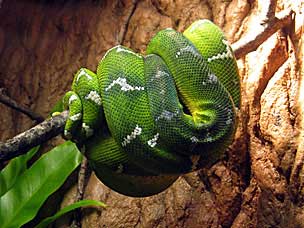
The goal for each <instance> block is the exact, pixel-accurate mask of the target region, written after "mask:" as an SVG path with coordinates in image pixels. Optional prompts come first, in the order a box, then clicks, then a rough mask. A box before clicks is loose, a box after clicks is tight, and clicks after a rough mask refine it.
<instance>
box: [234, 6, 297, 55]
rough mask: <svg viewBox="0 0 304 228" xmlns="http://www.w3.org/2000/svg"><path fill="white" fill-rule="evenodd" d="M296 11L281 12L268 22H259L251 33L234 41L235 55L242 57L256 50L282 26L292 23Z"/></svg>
mask: <svg viewBox="0 0 304 228" xmlns="http://www.w3.org/2000/svg"><path fill="white" fill-rule="evenodd" d="M293 18H294V12H293V11H292V10H289V11H287V12H286V11H284V12H281V13H280V14H279V15H278V17H274V18H272V19H269V21H268V22H267V23H264V22H262V23H257V24H256V26H255V27H254V30H252V31H251V32H250V33H248V34H247V35H246V36H245V37H243V38H241V39H240V40H239V41H237V42H235V43H233V44H232V45H231V46H232V49H233V51H234V54H235V57H236V58H237V59H240V58H242V57H244V56H245V55H247V54H248V53H249V52H252V51H255V50H256V49H257V48H258V47H259V46H260V45H261V44H262V43H263V42H264V41H266V40H267V39H268V38H269V37H270V36H271V35H273V34H274V33H275V32H276V31H278V30H279V29H281V28H284V27H286V26H288V25H290V24H291V23H292V20H293Z"/></svg>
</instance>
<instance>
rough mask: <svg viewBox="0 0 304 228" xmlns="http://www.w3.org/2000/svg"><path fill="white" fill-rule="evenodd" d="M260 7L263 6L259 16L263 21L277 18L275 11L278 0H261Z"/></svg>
mask: <svg viewBox="0 0 304 228" xmlns="http://www.w3.org/2000/svg"><path fill="white" fill-rule="evenodd" d="M258 5H259V7H261V12H260V13H259V15H260V16H259V18H261V20H262V23H263V24H265V23H267V22H268V21H269V20H271V19H273V18H275V11H276V8H277V0H259V1H258Z"/></svg>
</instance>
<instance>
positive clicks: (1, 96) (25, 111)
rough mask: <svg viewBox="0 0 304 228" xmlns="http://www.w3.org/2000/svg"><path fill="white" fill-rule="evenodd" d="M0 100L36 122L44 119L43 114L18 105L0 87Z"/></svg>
mask: <svg viewBox="0 0 304 228" xmlns="http://www.w3.org/2000/svg"><path fill="white" fill-rule="evenodd" d="M0 102H1V103H3V104H5V105H7V106H8V107H10V108H12V109H15V110H17V111H18V112H21V113H23V114H25V115H27V116H28V117H30V118H31V119H32V120H35V121H36V122H37V123H41V122H42V121H43V120H44V118H43V116H41V115H39V114H37V113H35V112H33V111H32V110H30V109H29V108H27V107H24V106H21V105H19V104H18V103H17V102H16V101H15V100H13V99H12V98H10V97H9V96H7V95H6V93H5V89H4V88H0Z"/></svg>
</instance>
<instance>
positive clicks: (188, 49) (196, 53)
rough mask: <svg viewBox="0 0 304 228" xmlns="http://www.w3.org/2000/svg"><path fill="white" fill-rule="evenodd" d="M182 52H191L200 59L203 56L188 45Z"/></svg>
mask: <svg viewBox="0 0 304 228" xmlns="http://www.w3.org/2000/svg"><path fill="white" fill-rule="evenodd" d="M180 52H181V53H183V52H190V53H191V54H192V55H194V56H196V57H199V58H201V57H202V56H201V55H200V54H199V53H198V51H197V50H196V49H195V47H193V46H191V45H188V46H186V47H184V48H181V49H180Z"/></svg>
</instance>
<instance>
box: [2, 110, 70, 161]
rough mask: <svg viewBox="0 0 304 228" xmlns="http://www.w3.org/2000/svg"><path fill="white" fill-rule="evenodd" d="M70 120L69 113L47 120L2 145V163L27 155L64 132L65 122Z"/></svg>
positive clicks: (65, 112)
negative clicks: (29, 151)
mask: <svg viewBox="0 0 304 228" xmlns="http://www.w3.org/2000/svg"><path fill="white" fill-rule="evenodd" d="M67 118H68V111H64V112H62V113H61V114H60V115H58V116H55V117H52V118H51V119H47V120H45V121H43V122H42V123H40V124H38V125H36V126H35V127H33V128H31V129H29V130H27V131H25V132H23V133H21V134H19V135H17V136H15V137H14V138H12V139H9V140H7V141H6V142H5V143H0V161H7V160H9V159H11V158H14V157H17V156H19V155H22V154H25V153H26V152H27V151H28V150H30V149H31V148H33V147H34V146H37V145H40V144H42V143H43V142H46V141H48V140H50V139H51V138H53V137H55V136H57V135H59V134H60V133H62V132H63V129H64V125H65V122H66V120H67Z"/></svg>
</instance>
